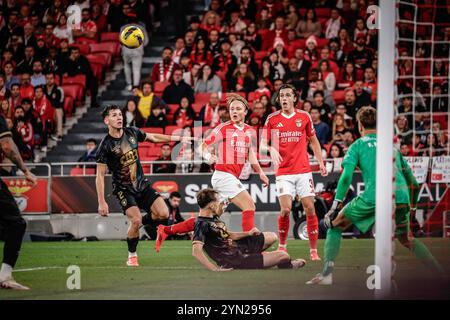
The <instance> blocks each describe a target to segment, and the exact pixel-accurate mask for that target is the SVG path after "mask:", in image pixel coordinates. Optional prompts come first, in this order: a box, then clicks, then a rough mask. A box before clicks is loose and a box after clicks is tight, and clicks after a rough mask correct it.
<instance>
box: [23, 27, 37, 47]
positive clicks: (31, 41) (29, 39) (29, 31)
mask: <svg viewBox="0 0 450 320" xmlns="http://www.w3.org/2000/svg"><path fill="white" fill-rule="evenodd" d="M34 32H35V30H34V27H33V25H32V24H31V23H30V22H27V23H26V24H25V25H24V26H23V44H24V45H25V47H28V46H31V47H34V48H36V44H37V43H36V37H35V36H34Z"/></svg>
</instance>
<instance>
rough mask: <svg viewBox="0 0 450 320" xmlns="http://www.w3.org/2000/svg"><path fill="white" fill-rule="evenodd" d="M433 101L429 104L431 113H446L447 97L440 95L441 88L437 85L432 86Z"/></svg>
mask: <svg viewBox="0 0 450 320" xmlns="http://www.w3.org/2000/svg"><path fill="white" fill-rule="evenodd" d="M433 96H434V98H433V101H432V104H431V108H432V110H433V112H447V113H448V111H449V108H448V104H449V102H448V96H447V97H445V96H443V94H442V87H441V85H440V84H439V83H434V84H433Z"/></svg>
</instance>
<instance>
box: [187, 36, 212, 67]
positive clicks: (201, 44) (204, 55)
mask: <svg viewBox="0 0 450 320" xmlns="http://www.w3.org/2000/svg"><path fill="white" fill-rule="evenodd" d="M190 56H191V62H193V63H198V64H200V66H203V65H204V64H209V65H211V64H212V62H213V56H212V55H211V52H210V51H209V50H208V48H207V46H206V41H205V39H203V38H198V39H197V41H196V42H195V44H194V47H193V48H192V51H191V55H190Z"/></svg>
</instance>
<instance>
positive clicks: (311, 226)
mask: <svg viewBox="0 0 450 320" xmlns="http://www.w3.org/2000/svg"><path fill="white" fill-rule="evenodd" d="M306 229H307V230H308V237H309V248H310V249H317V239H318V238H319V221H318V220H317V216H316V215H312V216H309V215H307V216H306Z"/></svg>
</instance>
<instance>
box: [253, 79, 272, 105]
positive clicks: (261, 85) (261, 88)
mask: <svg viewBox="0 0 450 320" xmlns="http://www.w3.org/2000/svg"><path fill="white" fill-rule="evenodd" d="M262 96H267V97H268V98H269V99H270V98H271V94H270V90H269V89H268V88H267V82H266V80H264V78H261V77H260V78H258V81H257V88H256V90H255V91H254V95H253V99H254V100H259V99H260V98H261V97H262Z"/></svg>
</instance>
